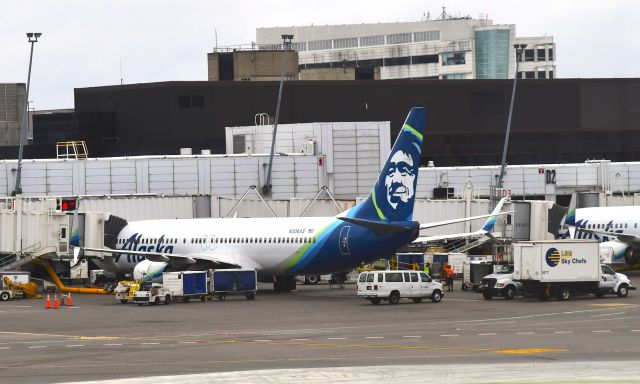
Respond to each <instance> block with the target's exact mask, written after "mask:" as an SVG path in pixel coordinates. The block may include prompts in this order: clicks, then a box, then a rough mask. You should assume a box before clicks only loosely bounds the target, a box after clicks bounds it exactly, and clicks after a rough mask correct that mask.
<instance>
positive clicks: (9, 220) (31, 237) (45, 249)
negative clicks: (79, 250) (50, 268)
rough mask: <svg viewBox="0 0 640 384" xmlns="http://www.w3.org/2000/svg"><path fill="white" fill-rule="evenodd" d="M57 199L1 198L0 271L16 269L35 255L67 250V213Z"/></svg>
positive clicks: (41, 255) (65, 252)
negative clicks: (61, 208) (60, 207)
mask: <svg viewBox="0 0 640 384" xmlns="http://www.w3.org/2000/svg"><path fill="white" fill-rule="evenodd" d="M59 206H60V199H57V198H41V199H26V198H22V197H21V196H16V197H5V198H1V199H0V270H15V269H19V268H20V267H21V266H22V265H24V264H26V263H28V262H30V261H32V260H34V259H35V258H39V257H42V258H56V257H60V256H62V255H67V254H68V252H69V216H68V215H67V214H66V213H65V212H62V211H61V210H60V209H59Z"/></svg>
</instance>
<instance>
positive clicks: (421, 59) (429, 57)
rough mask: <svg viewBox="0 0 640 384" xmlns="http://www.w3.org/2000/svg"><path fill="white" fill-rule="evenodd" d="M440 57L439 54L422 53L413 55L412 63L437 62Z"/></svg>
mask: <svg viewBox="0 0 640 384" xmlns="http://www.w3.org/2000/svg"><path fill="white" fill-rule="evenodd" d="M438 59H439V56H438V55H422V56H413V57H411V64H429V63H437V62H438Z"/></svg>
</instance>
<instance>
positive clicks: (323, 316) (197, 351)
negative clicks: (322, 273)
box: [0, 276, 640, 383]
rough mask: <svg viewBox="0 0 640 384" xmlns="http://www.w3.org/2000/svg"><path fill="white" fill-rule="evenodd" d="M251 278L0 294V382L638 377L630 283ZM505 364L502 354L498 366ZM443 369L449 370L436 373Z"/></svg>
mask: <svg viewBox="0 0 640 384" xmlns="http://www.w3.org/2000/svg"><path fill="white" fill-rule="evenodd" d="M630 277H631V279H632V281H634V280H638V278H637V277H636V278H634V276H630ZM263 287H264V289H263V290H261V291H260V292H259V293H258V296H257V298H256V299H255V300H253V301H250V300H246V299H245V298H244V296H234V297H230V298H229V299H228V300H226V301H212V302H205V303H202V302H199V301H198V302H190V303H173V304H171V305H168V306H165V305H160V306H143V307H140V306H137V305H133V304H120V303H119V302H116V300H115V298H114V297H113V296H92V295H74V304H75V306H74V307H65V308H61V309H58V310H51V309H49V310H47V309H44V301H42V300H19V301H10V302H3V303H0V318H1V319H2V322H1V325H0V381H1V382H14V381H15V382H20V383H44V382H46V383H57V382H73V381H90V380H121V379H125V378H131V379H137V381H140V382H146V381H145V379H143V378H146V377H151V376H164V377H168V376H174V375H193V374H204V376H201V378H204V379H202V380H204V381H207V380H208V381H212V382H216V381H215V380H218V379H216V377H218V378H220V380H222V381H224V378H225V377H226V378H227V381H237V382H273V381H270V380H272V379H273V380H275V379H276V378H279V379H280V380H277V381H278V382H287V381H289V382H293V381H296V382H299V381H301V380H302V379H303V378H304V379H305V380H306V379H309V380H310V381H309V382H315V381H313V378H318V377H319V378H322V377H324V382H330V381H338V380H342V378H344V379H345V381H348V382H349V381H350V382H364V381H367V382H371V381H374V382H375V380H371V376H370V375H371V374H373V375H374V376H375V377H378V376H379V377H380V380H383V379H384V380H385V382H386V381H388V380H387V379H390V378H394V377H396V378H405V379H406V378H407V377H408V376H407V375H409V376H411V377H414V378H416V379H425V378H441V379H443V380H445V379H446V381H447V382H451V383H454V382H464V380H462V379H461V380H462V381H455V379H454V378H453V376H451V375H453V373H454V372H458V373H460V374H461V375H462V376H461V377H462V378H468V376H465V375H468V374H474V375H476V376H477V377H478V378H482V377H483V372H494V373H495V372H498V374H497V375H509V374H511V376H507V380H506V381H511V382H513V381H516V379H518V380H525V379H526V378H527V377H528V376H526V375H525V373H526V372H528V371H529V372H538V373H547V374H550V373H552V372H554V371H553V369H551V368H549V369H543V370H540V369H531V367H536V366H539V364H540V363H554V364H565V365H562V367H563V368H562V372H563V373H562V375H561V376H556V377H555V378H556V380H553V376H552V377H551V379H549V377H547V378H546V379H545V378H544V377H536V378H533V379H531V380H537V381H544V380H551V381H560V380H569V379H571V378H572V377H574V376H575V379H576V380H582V381H585V380H586V381H589V378H591V380H593V381H598V380H600V379H602V378H603V377H605V378H606V377H608V376H607V375H608V373H607V372H609V371H611V370H613V371H615V372H620V374H619V375H618V376H616V377H612V378H611V379H612V381H615V380H622V379H623V380H631V381H634V380H635V381H637V380H640V375H639V374H638V372H637V370H636V369H635V368H629V369H627V370H622V369H620V367H625V366H626V365H625V364H627V362H628V365H629V367H634V366H637V365H638V364H637V361H639V360H640V322H639V321H638V319H639V318H640V294H639V293H638V292H634V291H632V292H631V293H630V295H629V297H627V298H624V299H623V298H618V297H616V296H608V297H605V298H603V299H596V298H595V297H581V298H572V299H571V300H569V301H566V302H558V301H547V302H540V301H537V300H535V299H528V298H519V299H516V300H511V301H507V300H504V299H502V298H496V299H493V300H484V299H483V298H482V295H480V294H478V293H473V292H463V291H460V290H456V291H454V292H451V293H449V292H446V293H445V297H444V299H443V300H442V302H441V303H437V304H436V303H432V302H430V301H426V302H423V303H420V304H415V303H413V302H412V301H409V300H403V301H401V302H400V304H398V305H389V304H386V303H382V304H380V305H372V304H370V303H369V302H368V301H365V300H362V299H358V298H357V297H355V285H347V286H346V288H345V289H330V287H329V286H328V285H325V284H320V285H317V286H299V289H298V290H297V291H296V292H292V293H289V294H276V293H274V292H272V291H270V290H269V287H268V286H267V285H264V286H263ZM505 364H514V365H510V367H511V368H509V369H507V370H501V368H499V367H501V366H503V365H505ZM585 364H586V365H585ZM585 366H588V367H599V369H600V370H599V371H597V372H596V370H592V371H590V370H585V369H584V368H580V367H585ZM338 367H339V368H340V369H337V368H338ZM407 367H413V368H407ZM566 367H574V368H575V369H571V368H569V369H568V370H567V368H566ZM611 367H618V368H615V369H613V368H611ZM292 369H293V370H294V371H291V370H292ZM594 369H595V368H594ZM264 370H268V371H264ZM442 370H444V371H442ZM247 371H251V372H247ZM442 372H450V373H451V374H450V375H448V376H446V377H448V378H443V376H442V375H441V373H442ZM518 372H521V374H518ZM580 372H581V373H584V374H583V375H581V376H580V375H579V374H578V373H580ZM574 373H575V375H574V376H572V375H573V374H574ZM230 375H231V376H230ZM233 375H239V376H233ZM376 375H377V376H376ZM180 377H182V376H179V377H178V378H168V379H166V382H169V381H171V382H178V380H180ZM199 377H200V376H199ZM231 377H236V379H234V380H231ZM487 377H493V379H491V380H493V381H503V380H497V378H498V377H497V376H487ZM531 377H533V376H531ZM186 378H187V376H184V379H186ZM347 379H348V380H347ZM449 379H450V380H449ZM509 379H511V380H509ZM154 380H156V382H157V380H158V379H157V378H156V379H154ZM193 380H196V377H195V376H194V377H193ZM491 380H487V381H478V382H488V381H491ZM160 381H164V379H163V380H160ZM405 381H406V380H405ZM476 381H477V380H476ZM147 382H148V380H147ZM218 382H219V381H218ZM391 382H393V381H391ZM398 382H399V381H398Z"/></svg>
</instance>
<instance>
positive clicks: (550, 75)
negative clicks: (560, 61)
mask: <svg viewBox="0 0 640 384" xmlns="http://www.w3.org/2000/svg"><path fill="white" fill-rule="evenodd" d="M549 78H550V79H553V71H549Z"/></svg>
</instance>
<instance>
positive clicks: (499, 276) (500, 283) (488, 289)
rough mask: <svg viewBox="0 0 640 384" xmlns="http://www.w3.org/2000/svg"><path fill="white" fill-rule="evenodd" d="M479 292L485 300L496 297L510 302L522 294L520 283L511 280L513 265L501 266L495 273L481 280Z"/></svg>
mask: <svg viewBox="0 0 640 384" xmlns="http://www.w3.org/2000/svg"><path fill="white" fill-rule="evenodd" d="M481 290H482V296H483V297H484V298H485V299H487V300H490V299H491V298H493V297H496V296H502V297H504V298H505V299H507V300H510V299H515V298H516V297H517V296H518V295H520V294H522V283H521V282H519V281H514V280H513V265H501V266H499V267H498V269H497V270H496V272H495V273H492V274H490V275H487V276H485V277H483V278H482V285H481Z"/></svg>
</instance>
